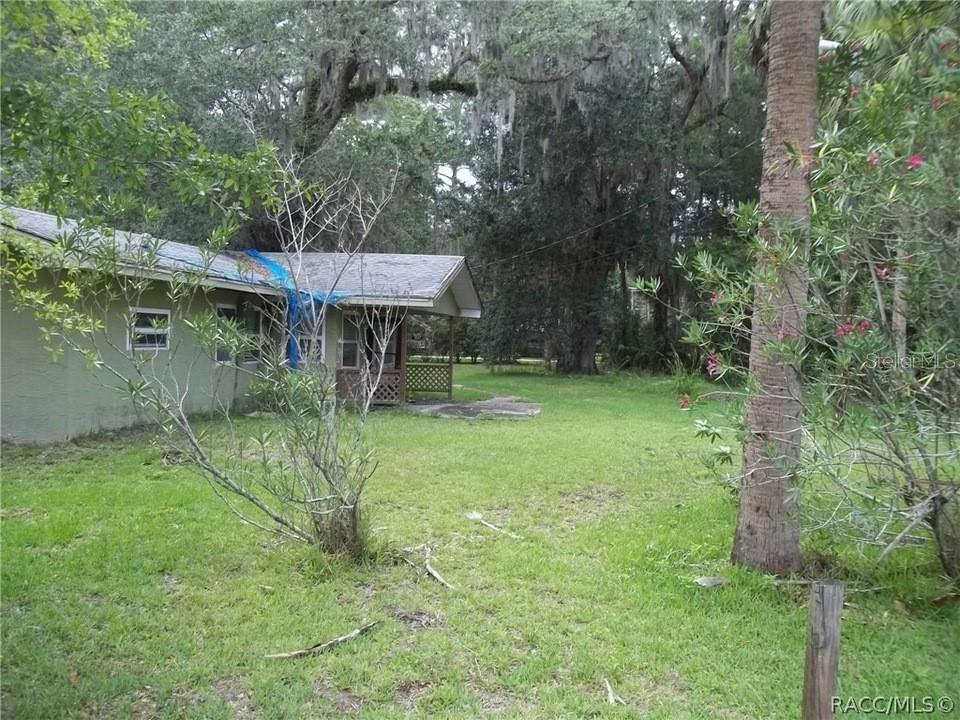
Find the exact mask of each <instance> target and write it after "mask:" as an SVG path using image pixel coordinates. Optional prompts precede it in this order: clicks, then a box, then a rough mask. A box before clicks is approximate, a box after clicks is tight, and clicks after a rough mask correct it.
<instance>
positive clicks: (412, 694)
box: [393, 680, 433, 712]
mask: <svg viewBox="0 0 960 720" xmlns="http://www.w3.org/2000/svg"><path fill="white" fill-rule="evenodd" d="M432 687H433V686H432V685H431V684H430V683H428V682H424V681H422V680H404V681H403V682H402V683H400V684H399V685H397V687H396V690H395V691H394V693H393V697H394V700H395V701H396V702H397V704H398V705H400V707H402V708H403V709H404V710H406V711H407V712H409V711H411V710H413V709H414V708H415V707H416V706H417V703H418V702H419V701H420V698H422V697H424V696H425V695H427V694H428V693H429V692H430V690H431V688H432Z"/></svg>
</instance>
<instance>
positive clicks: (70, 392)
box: [0, 277, 259, 443]
mask: <svg viewBox="0 0 960 720" xmlns="http://www.w3.org/2000/svg"><path fill="white" fill-rule="evenodd" d="M41 284H46V285H48V286H49V287H51V288H52V287H53V282H52V278H49V277H48V278H46V279H45V280H43V281H42V282H41ZM240 299H243V300H245V301H247V302H259V301H258V298H256V296H253V295H247V294H243V293H238V292H234V291H229V290H216V291H212V292H210V293H208V294H205V295H204V297H203V298H202V299H201V298H198V299H196V300H194V301H193V302H192V303H190V304H189V305H187V306H186V308H181V311H180V312H177V311H175V312H174V314H173V315H172V316H171V335H170V337H171V350H169V351H160V352H158V353H157V354H156V356H155V359H154V360H153V361H152V362H151V372H152V374H153V376H154V377H156V378H159V379H161V381H162V382H164V383H165V385H166V386H167V387H168V388H177V387H179V388H184V387H187V380H188V379H189V385H188V387H189V391H188V392H185V393H184V403H183V404H184V409H185V410H186V411H187V412H188V413H206V412H211V411H214V410H216V409H217V407H221V406H231V407H234V408H238V407H240V406H242V403H243V402H245V400H246V391H247V386H248V384H249V378H248V376H247V375H246V374H245V373H243V372H242V371H241V370H240V369H238V368H237V367H235V366H233V365H226V364H220V363H217V362H216V361H215V360H214V358H213V357H212V356H211V354H210V353H209V352H207V351H204V350H203V349H201V348H200V346H199V343H198V342H197V340H196V338H195V336H194V335H193V333H192V331H191V330H190V329H189V327H188V326H187V325H186V324H185V323H184V318H185V317H190V315H192V314H194V313H198V312H200V311H207V312H209V308H210V307H211V305H212V304H215V303H230V304H234V303H236V302H237V301H238V300H240ZM137 304H138V305H139V306H141V307H151V308H170V299H169V298H168V297H167V296H166V292H165V285H164V284H163V283H159V282H158V283H157V284H156V285H155V286H154V287H152V288H151V289H150V290H148V291H147V293H146V294H145V295H144V296H143V297H142V298H140V300H139V301H138V303H137ZM126 313H127V307H126V304H125V303H119V302H118V303H115V304H112V305H110V306H109V309H108V312H107V313H106V315H105V318H104V319H105V324H106V327H107V333H108V335H109V337H110V338H111V340H112V341H113V342H114V343H115V344H116V345H117V346H118V347H125V346H126V322H125V315H126ZM37 325H38V323H37V321H36V320H35V319H34V317H33V314H32V313H31V312H30V311H28V310H17V309H15V308H14V307H13V304H12V302H11V301H10V296H9V295H8V293H7V291H6V289H4V290H3V295H2V305H0V437H2V439H3V440H4V441H7V442H17V443H24V442H36V443H46V442H56V441H62V440H66V439H69V438H72V437H77V436H81V435H87V434H90V433H95V432H98V431H102V430H112V429H117V428H122V427H127V426H130V425H135V424H138V423H140V422H143V420H144V418H143V417H142V416H141V414H140V413H139V412H138V410H137V408H136V407H135V406H134V404H133V402H132V400H131V399H130V398H129V397H128V396H126V395H125V394H124V393H123V392H121V391H118V390H117V389H116V388H117V385H118V381H117V380H116V379H115V378H114V377H113V376H111V375H110V374H109V373H108V372H107V371H105V370H91V369H89V368H88V367H87V366H86V364H85V361H84V359H83V358H82V357H81V356H80V355H78V354H76V353H74V352H72V351H70V350H66V351H65V352H64V353H63V354H61V355H60V356H59V357H57V358H56V360H54V358H53V357H52V356H51V353H50V352H49V351H48V350H47V349H45V347H44V343H43V341H42V339H41V337H40V333H39V331H38V327H37ZM98 345H100V346H101V347H103V345H102V344H100V343H98ZM103 352H104V357H105V358H107V359H108V361H110V362H112V363H117V364H118V366H121V367H123V366H124V365H125V364H126V363H125V361H124V360H123V355H122V354H118V353H116V352H115V351H113V350H110V349H104V350H103ZM151 354H152V353H151ZM126 366H127V367H129V365H128V364H126Z"/></svg>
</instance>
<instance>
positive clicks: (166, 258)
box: [0, 206, 277, 291]
mask: <svg viewBox="0 0 960 720" xmlns="http://www.w3.org/2000/svg"><path fill="white" fill-rule="evenodd" d="M0 223H2V224H3V225H6V226H7V227H11V228H13V229H15V230H19V231H20V232H23V233H27V234H28V235H32V236H33V237H35V238H38V239H40V240H44V241H46V242H49V243H51V244H52V243H55V242H58V241H60V240H61V239H63V238H73V239H75V241H76V242H78V243H88V244H94V245H96V246H98V247H104V246H106V247H110V245H109V243H111V242H112V243H113V245H114V246H115V247H116V249H117V253H118V255H119V258H118V259H122V260H126V261H128V262H131V263H134V264H135V263H136V260H137V258H138V257H139V258H141V259H142V258H144V257H145V256H146V255H149V256H150V269H155V270H160V271H164V272H171V273H172V272H178V271H179V272H184V271H197V270H202V271H203V272H204V275H205V276H206V277H207V278H209V279H211V280H214V281H217V280H220V281H225V282H227V283H237V284H242V285H253V286H255V288H257V289H269V290H271V291H274V290H276V289H277V288H276V283H275V282H274V279H273V277H272V276H271V274H270V273H269V272H268V271H267V270H266V268H264V267H263V266H261V265H260V264H259V263H256V262H254V261H253V260H251V259H250V258H248V257H246V256H245V255H243V254H242V253H236V254H234V253H215V254H211V253H210V252H209V251H206V252H205V251H204V250H202V249H201V248H198V247H196V246H194V245H187V244H185V243H179V242H173V241H171V240H164V241H160V240H157V239H156V238H154V237H152V236H150V235H147V234H144V233H131V232H126V231H123V230H116V231H114V233H113V238H110V237H109V236H108V235H104V234H102V233H99V232H97V231H94V230H91V229H89V228H81V227H80V225H79V224H78V223H77V222H76V221H75V220H70V219H62V220H61V219H58V218H57V217H56V216H55V215H48V214H47V213H42V212H37V211H36V210H24V209H23V208H18V207H12V206H0ZM153 249H156V250H157V252H156V255H155V256H154V255H153V252H152V251H153Z"/></svg>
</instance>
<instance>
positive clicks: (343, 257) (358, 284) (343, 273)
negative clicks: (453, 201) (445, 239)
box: [262, 252, 465, 300]
mask: <svg viewBox="0 0 960 720" xmlns="http://www.w3.org/2000/svg"><path fill="white" fill-rule="evenodd" d="M262 254H263V256H265V257H266V258H268V259H270V260H272V261H273V262H275V263H277V264H278V265H280V266H281V267H282V268H284V269H285V270H287V271H288V272H289V273H290V275H291V277H292V278H293V280H294V282H295V283H296V285H297V287H298V289H300V290H304V291H307V292H311V291H317V290H322V291H324V292H331V291H333V292H336V293H337V294H338V295H341V294H342V295H345V296H347V297H357V298H360V297H363V298H368V299H372V298H390V299H394V300H396V299H404V298H408V299H412V300H435V299H436V298H437V297H438V296H439V295H440V293H442V292H443V291H444V290H445V289H446V288H447V285H449V283H450V280H451V279H452V278H453V276H454V275H455V274H456V273H457V272H458V271H459V270H461V269H462V268H463V267H464V264H465V263H464V259H463V258H462V257H460V256H458V255H400V254H392V253H356V254H353V255H348V254H346V253H303V254H302V255H301V256H300V258H299V259H298V258H297V257H295V256H292V255H287V254H285V253H276V252H274V253H262Z"/></svg>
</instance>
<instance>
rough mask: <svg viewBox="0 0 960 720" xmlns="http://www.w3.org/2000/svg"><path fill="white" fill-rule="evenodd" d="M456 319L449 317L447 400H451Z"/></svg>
mask: <svg viewBox="0 0 960 720" xmlns="http://www.w3.org/2000/svg"><path fill="white" fill-rule="evenodd" d="M454 322H456V318H454V317H453V316H452V315H451V316H450V348H449V350H450V352H449V354H448V355H447V377H448V378H449V379H448V381H447V400H453V336H454Z"/></svg>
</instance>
